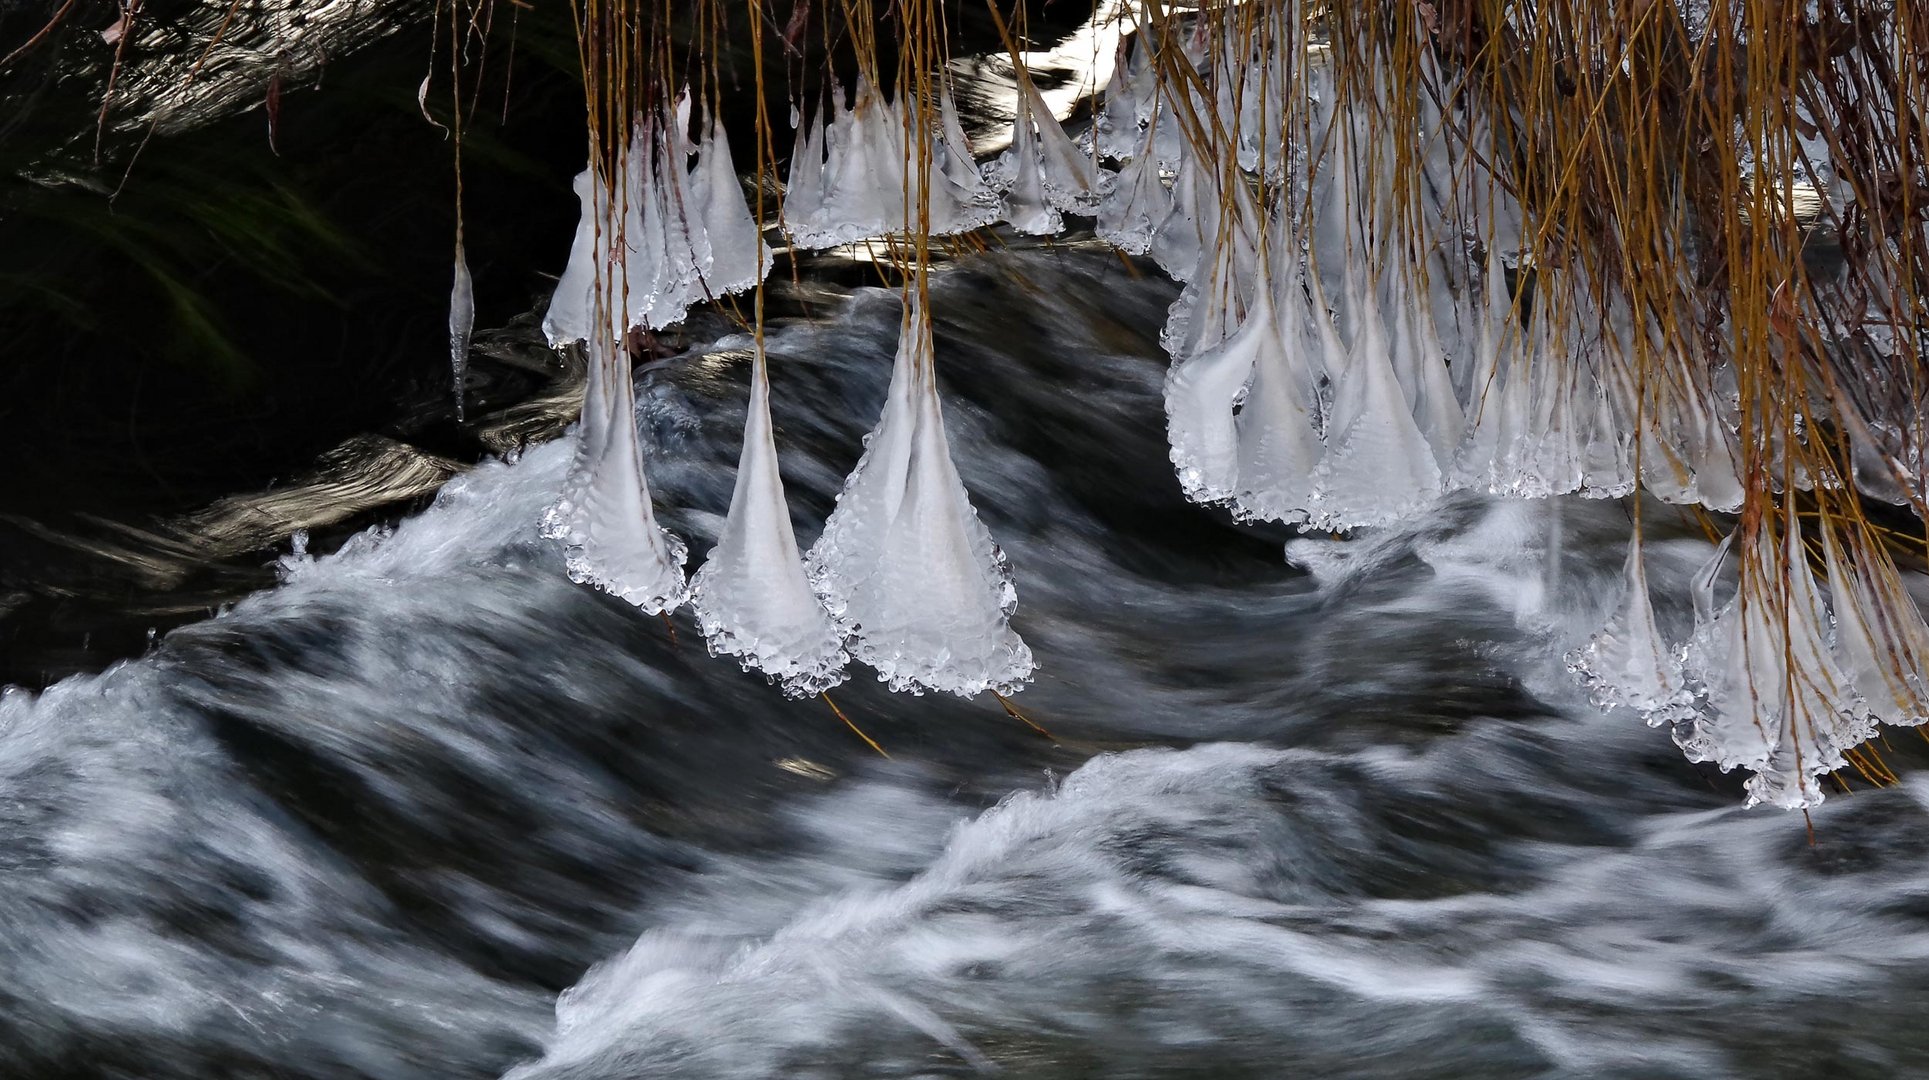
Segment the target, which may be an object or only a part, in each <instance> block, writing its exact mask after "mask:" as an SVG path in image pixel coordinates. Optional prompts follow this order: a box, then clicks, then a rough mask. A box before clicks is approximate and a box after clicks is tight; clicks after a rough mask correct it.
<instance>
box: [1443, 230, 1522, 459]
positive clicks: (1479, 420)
mask: <svg viewBox="0 0 1929 1080" xmlns="http://www.w3.org/2000/svg"><path fill="white" fill-rule="evenodd" d="M1484 291H1485V296H1484V298H1483V303H1482V311H1483V314H1482V317H1481V319H1480V335H1479V344H1478V345H1477V346H1476V348H1475V352H1474V363H1473V376H1472V378H1471V379H1470V380H1469V383H1468V392H1467V410H1466V411H1467V413H1468V414H1469V415H1470V416H1471V420H1470V421H1469V423H1468V426H1467V433H1466V436H1465V437H1464V438H1463V439H1462V440H1461V445H1460V448H1459V449H1458V450H1457V451H1456V452H1455V455H1454V466H1453V470H1452V472H1451V473H1450V477H1451V480H1450V483H1451V486H1453V487H1456V488H1471V489H1472V490H1475V491H1489V492H1491V491H1493V490H1495V489H1496V487H1497V486H1498V485H1499V483H1500V472H1501V469H1500V459H1501V456H1502V455H1503V454H1507V453H1510V452H1511V447H1510V446H1509V445H1508V442H1507V439H1508V437H1509V429H1510V428H1512V427H1513V424H1512V422H1511V419H1510V418H1509V417H1508V416H1507V415H1506V414H1507V412H1508V408H1509V406H1510V404H1512V402H1511V401H1510V398H1509V395H1508V392H1507V391H1508V386H1507V380H1506V379H1504V378H1503V376H1502V373H1501V369H1500V361H1501V352H1502V349H1503V342H1507V341H1509V340H1510V338H1509V336H1508V333H1507V323H1508V312H1509V310H1510V309H1511V300H1510V298H1509V296H1508V292H1507V277H1506V273H1505V271H1504V270H1503V269H1502V267H1501V265H1500V259H1499V258H1497V257H1495V256H1493V255H1491V254H1490V255H1488V257H1487V283H1486V288H1485V290H1484ZM1518 366H1519V365H1518V364H1517V363H1510V367H1518Z"/></svg>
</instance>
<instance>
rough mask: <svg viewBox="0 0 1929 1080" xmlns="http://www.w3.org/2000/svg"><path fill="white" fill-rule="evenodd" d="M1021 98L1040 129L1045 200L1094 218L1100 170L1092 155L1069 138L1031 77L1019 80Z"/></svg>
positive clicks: (1040, 157)
mask: <svg viewBox="0 0 1929 1080" xmlns="http://www.w3.org/2000/svg"><path fill="white" fill-rule="evenodd" d="M1018 81H1019V84H1020V85H1019V88H1018V93H1019V98H1020V100H1022V101H1025V102H1027V103H1028V105H1029V108H1028V109H1026V110H1025V111H1026V113H1028V114H1029V116H1030V119H1031V122H1032V123H1033V124H1034V125H1036V126H1037V128H1038V155H1039V165H1040V177H1041V179H1042V180H1043V182H1044V187H1045V199H1046V201H1048V202H1050V203H1051V204H1052V205H1053V206H1055V207H1057V208H1058V209H1060V210H1063V211H1065V212H1067V213H1071V214H1085V215H1088V216H1089V215H1091V214H1094V213H1096V212H1097V211H1098V200H1099V183H1098V181H1099V169H1098V162H1096V161H1094V160H1093V159H1092V156H1091V155H1090V154H1087V153H1085V152H1084V151H1082V150H1080V149H1079V148H1078V144H1076V143H1074V142H1072V139H1071V136H1069V135H1067V134H1065V129H1064V127H1062V126H1060V124H1059V122H1058V117H1057V116H1055V115H1053V114H1052V110H1051V107H1050V106H1049V105H1046V104H1045V99H1044V98H1043V97H1041V96H1040V95H1039V93H1038V87H1037V86H1035V85H1033V84H1032V81H1031V77H1030V76H1024V77H1022V78H1020V79H1019V80H1018Z"/></svg>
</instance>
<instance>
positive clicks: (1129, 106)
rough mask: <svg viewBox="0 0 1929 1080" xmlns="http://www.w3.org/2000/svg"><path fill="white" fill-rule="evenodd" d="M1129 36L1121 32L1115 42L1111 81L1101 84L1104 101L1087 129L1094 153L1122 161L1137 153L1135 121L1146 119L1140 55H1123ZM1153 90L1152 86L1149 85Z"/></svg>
mask: <svg viewBox="0 0 1929 1080" xmlns="http://www.w3.org/2000/svg"><path fill="white" fill-rule="evenodd" d="M1129 40H1130V39H1128V38H1127V37H1125V36H1123V35H1121V36H1120V37H1119V41H1118V57H1117V60H1116V61H1115V62H1114V63H1113V65H1112V81H1111V82H1109V83H1107V84H1106V87H1105V104H1104V106H1103V107H1102V108H1101V109H1100V110H1099V113H1098V115H1097V116H1096V117H1094V118H1093V122H1092V127H1091V132H1092V133H1093V138H1095V140H1096V146H1097V149H1098V152H1099V153H1101V154H1103V155H1105V156H1106V157H1110V158H1117V159H1119V160H1121V161H1122V160H1124V159H1126V158H1129V157H1133V156H1136V155H1138V154H1139V153H1140V150H1139V142H1140V136H1141V132H1140V129H1139V122H1140V121H1141V120H1142V119H1149V118H1150V117H1149V115H1148V116H1141V115H1140V110H1141V108H1145V107H1146V105H1145V104H1144V103H1145V102H1147V101H1148V100H1149V98H1150V95H1149V94H1148V93H1147V92H1146V91H1147V89H1148V88H1147V87H1145V86H1144V85H1143V84H1144V82H1145V79H1144V74H1145V68H1144V65H1143V63H1142V62H1141V60H1142V58H1141V57H1138V56H1133V57H1131V58H1129V59H1128V58H1127V56H1126V44H1127V42H1128V41H1129ZM1150 89H1152V90H1154V91H1155V92H1156V87H1153V88H1150Z"/></svg>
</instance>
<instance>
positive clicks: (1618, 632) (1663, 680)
mask: <svg viewBox="0 0 1929 1080" xmlns="http://www.w3.org/2000/svg"><path fill="white" fill-rule="evenodd" d="M1621 580H1622V593H1621V602H1620V604H1619V606H1618V607H1616V608H1615V609H1614V612H1613V614H1612V615H1610V616H1609V617H1608V621H1607V625H1606V626H1604V627H1602V628H1601V630H1600V632H1598V633H1596V634H1595V635H1594V637H1593V639H1592V640H1591V641H1589V642H1588V644H1587V646H1586V647H1585V648H1584V649H1582V650H1580V651H1579V652H1577V653H1575V654H1574V655H1572V656H1570V657H1569V658H1568V663H1569V665H1570V666H1571V667H1572V668H1573V669H1574V671H1575V672H1576V673H1577V674H1579V675H1580V676H1581V677H1582V679H1583V680H1584V681H1585V682H1586V683H1587V685H1588V687H1589V689H1590V690H1592V692H1593V694H1592V696H1593V699H1594V703H1595V704H1596V705H1599V706H1601V707H1602V708H1613V707H1615V706H1624V707H1626V708H1629V709H1633V710H1634V711H1635V713H1636V715H1638V716H1640V717H1641V718H1642V719H1643V720H1646V721H1647V722H1648V724H1649V726H1653V727H1658V726H1660V725H1662V724H1672V723H1674V722H1676V721H1679V720H1685V719H1687V718H1688V716H1689V714H1690V710H1689V708H1688V706H1689V704H1690V702H1691V701H1692V700H1693V698H1692V696H1691V695H1690V694H1689V693H1688V690H1687V684H1686V681H1685V679H1684V678H1683V676H1682V671H1681V660H1680V657H1678V656H1677V655H1675V652H1674V650H1673V649H1670V648H1669V647H1668V644H1667V642H1666V641H1665V640H1664V639H1663V638H1662V636H1661V631H1660V630H1659V629H1658V628H1657V627H1656V625H1655V620H1654V601H1653V599H1652V598H1651V597H1650V596H1649V593H1648V574H1647V568H1646V567H1645V566H1644V565H1643V564H1642V561H1641V533H1640V531H1639V530H1638V529H1637V530H1636V531H1635V533H1634V535H1633V538H1632V539H1631V540H1630V541H1629V542H1628V557H1627V562H1626V564H1625V565H1624V566H1623V567H1622V571H1621Z"/></svg>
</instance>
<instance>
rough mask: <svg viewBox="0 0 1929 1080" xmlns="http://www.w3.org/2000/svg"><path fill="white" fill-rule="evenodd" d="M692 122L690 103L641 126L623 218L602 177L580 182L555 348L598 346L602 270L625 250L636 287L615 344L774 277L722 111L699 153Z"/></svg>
mask: <svg viewBox="0 0 1929 1080" xmlns="http://www.w3.org/2000/svg"><path fill="white" fill-rule="evenodd" d="M689 118H690V108H689V99H688V98H687V97H684V98H679V99H678V101H677V103H676V104H675V106H674V107H672V108H671V109H670V110H668V111H667V112H666V114H665V115H663V116H660V117H652V118H651V119H650V120H648V121H644V122H639V123H638V125H637V127H636V130H635V131H633V132H632V134H631V138H630V141H629V143H628V146H627V149H626V151H625V153H624V154H623V156H622V163H623V170H622V180H621V183H622V187H623V194H622V198H621V199H620V200H615V202H617V203H620V205H621V206H622V209H623V213H622V214H621V215H620V216H619V215H615V214H612V213H611V206H612V201H613V200H612V199H611V196H610V193H609V192H608V191H607V190H605V188H604V185H603V183H602V182H601V180H600V178H598V177H597V176H596V175H595V173H596V170H594V169H590V170H586V171H585V172H583V173H582V174H581V175H579V176H577V178H576V181H575V188H576V195H577V198H578V199H579V200H580V201H581V203H582V215H581V218H580V220H579V222H578V224H577V226H576V238H575V240H574V242H573V243H572V244H571V246H570V251H569V262H568V264H567V265H566V266H565V268H564V270H563V275H562V278H561V279H560V280H559V281H558V282H557V283H556V292H555V294H554V295H553V296H552V297H551V299H550V303H549V311H548V313H547V314H546V315H545V316H544V318H543V334H544V336H545V337H547V338H548V339H549V343H550V345H552V346H562V345H567V344H571V343H573V342H578V341H584V340H586V339H588V338H589V337H590V315H589V313H590V309H591V308H592V307H593V306H594V300H595V295H594V288H595V279H596V267H597V266H599V265H603V266H607V265H609V264H610V262H611V260H612V259H613V258H614V257H615V254H616V253H617V252H619V251H620V253H621V256H622V262H623V266H624V279H625V281H626V282H627V283H628V287H627V290H626V295H625V296H624V297H623V298H622V302H621V303H619V304H617V305H615V306H614V307H612V308H611V309H610V310H609V313H608V317H609V332H608V333H609V337H610V339H611V340H620V339H621V338H622V337H623V336H624V335H625V333H626V332H627V331H629V330H631V329H643V328H647V329H651V330H661V329H664V328H665V327H668V326H671V325H674V324H675V323H678V322H681V321H682V320H683V317H684V315H685V314H686V313H687V312H688V311H689V309H690V306H691V305H693V304H696V303H700V302H702V301H704V300H706V299H710V298H713V297H718V296H723V295H725V294H727V293H733V292H741V291H743V290H744V289H748V288H751V287H753V286H755V285H756V284H757V282H758V280H760V278H759V277H758V276H757V275H758V273H759V267H761V268H762V272H763V273H768V272H769V260H768V259H766V258H762V257H761V256H760V252H761V249H762V243H763V240H762V235H761V230H760V229H759V227H758V225H757V222H756V221H755V220H754V219H753V218H752V217H751V214H750V209H749V206H748V204H747V203H746V202H745V201H744V196H743V188H742V186H741V185H740V184H739V183H738V180H737V174H736V169H735V166H734V165H733V163H732V161H731V157H730V145H729V142H728V140H727V138H726V137H725V135H724V131H723V125H722V122H721V121H720V120H719V119H718V118H717V116H716V115H715V112H714V110H713V111H712V112H711V115H710V117H709V120H708V125H707V130H706V132H705V135H704V141H703V143H702V144H701V145H697V144H692V143H691V142H690V141H689V139H688V136H687V131H688V128H689ZM692 153H697V154H698V162H697V165H696V167H695V169H694V170H692V169H691V168H690V167H689V158H690V155H691V154H692Z"/></svg>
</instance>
